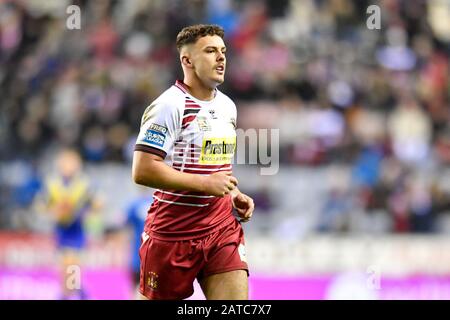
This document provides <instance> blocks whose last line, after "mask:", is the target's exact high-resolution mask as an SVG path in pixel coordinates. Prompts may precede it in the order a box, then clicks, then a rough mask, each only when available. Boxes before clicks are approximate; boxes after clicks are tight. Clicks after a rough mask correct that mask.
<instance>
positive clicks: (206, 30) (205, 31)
mask: <svg viewBox="0 0 450 320" xmlns="http://www.w3.org/2000/svg"><path fill="white" fill-rule="evenodd" d="M214 35H216V36H219V37H221V38H222V39H223V37H224V36H225V32H224V31H223V28H222V27H221V26H218V25H215V24H196V25H193V26H188V27H185V28H183V30H181V31H180V32H179V33H178V35H177V42H176V43H177V49H178V51H180V50H181V48H182V47H183V46H184V45H187V44H191V43H196V42H197V40H198V39H199V38H202V37H205V36H214Z"/></svg>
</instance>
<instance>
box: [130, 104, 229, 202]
mask: <svg viewBox="0 0 450 320" xmlns="http://www.w3.org/2000/svg"><path fill="white" fill-rule="evenodd" d="M180 106H181V105H180ZM183 108H184V97H183ZM181 118H182V110H181V108H179V107H177V103H176V100H175V102H173V101H171V102H169V103H168V102H167V101H164V100H162V99H157V100H156V101H155V102H154V103H152V104H151V105H150V106H149V107H148V108H147V109H146V110H145V112H144V115H143V116H142V121H141V128H140V132H139V135H138V138H137V141H136V147H135V151H134V156H133V169H132V175H133V180H134V182H136V183H137V184H140V185H144V186H148V187H151V188H157V189H166V190H167V189H169V190H185V191H196V192H204V193H206V194H208V195H213V196H219V197H220V196H224V195H226V194H229V193H230V191H231V190H233V189H234V188H235V187H236V185H237V183H238V181H237V179H236V178H235V177H233V176H232V175H231V172H219V173H214V174H212V175H209V176H203V175H197V174H191V173H186V172H181V171H178V170H175V169H173V168H172V167H170V166H169V165H167V164H166V163H165V162H164V158H165V157H166V155H167V153H168V152H169V151H170V150H171V148H172V147H173V145H174V143H175V140H176V137H177V134H178V133H179V132H180V128H181Z"/></svg>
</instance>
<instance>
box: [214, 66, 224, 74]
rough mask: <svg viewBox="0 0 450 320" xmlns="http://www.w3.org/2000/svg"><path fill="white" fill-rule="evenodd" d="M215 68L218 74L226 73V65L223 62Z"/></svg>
mask: <svg viewBox="0 0 450 320" xmlns="http://www.w3.org/2000/svg"><path fill="white" fill-rule="evenodd" d="M215 69H216V71H217V73H218V74H224V73H225V65H223V64H220V65H218V66H217V67H216V68H215Z"/></svg>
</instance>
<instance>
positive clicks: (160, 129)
mask: <svg viewBox="0 0 450 320" xmlns="http://www.w3.org/2000/svg"><path fill="white" fill-rule="evenodd" d="M166 134H167V128H166V127H164V126H161V125H159V124H156V123H152V124H150V126H149V128H148V129H147V131H146V132H145V135H144V138H143V140H142V142H145V143H148V144H150V145H154V146H156V147H160V148H162V147H163V146H164V142H165V141H166Z"/></svg>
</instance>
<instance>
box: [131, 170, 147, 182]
mask: <svg viewBox="0 0 450 320" xmlns="http://www.w3.org/2000/svg"><path fill="white" fill-rule="evenodd" d="M132 178H133V181H134V183H136V184H140V185H146V184H147V182H146V180H147V179H146V178H145V175H144V174H143V172H142V170H138V168H136V166H133V170H132Z"/></svg>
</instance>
